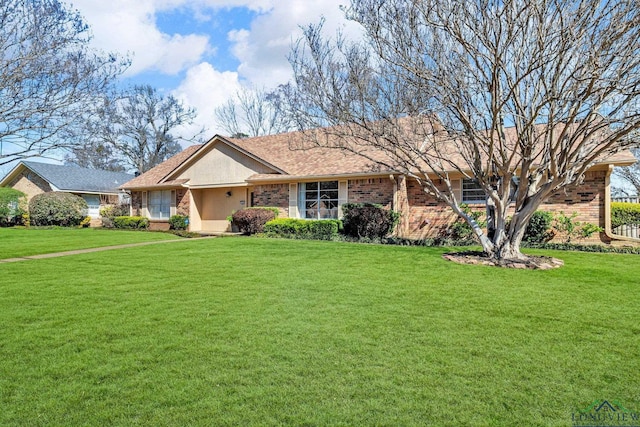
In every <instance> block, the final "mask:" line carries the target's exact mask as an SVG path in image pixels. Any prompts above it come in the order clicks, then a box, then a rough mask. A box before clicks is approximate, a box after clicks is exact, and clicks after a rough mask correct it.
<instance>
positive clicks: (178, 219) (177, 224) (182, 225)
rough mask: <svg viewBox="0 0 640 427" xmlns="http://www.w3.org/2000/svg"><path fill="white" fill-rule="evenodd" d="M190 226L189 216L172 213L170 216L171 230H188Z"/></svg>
mask: <svg viewBox="0 0 640 427" xmlns="http://www.w3.org/2000/svg"><path fill="white" fill-rule="evenodd" d="M188 226H189V217H188V216H184V215H172V216H171V217H170V218H169V229H170V230H186V229H187V227H188Z"/></svg>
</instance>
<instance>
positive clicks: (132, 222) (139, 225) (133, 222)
mask: <svg viewBox="0 0 640 427" xmlns="http://www.w3.org/2000/svg"><path fill="white" fill-rule="evenodd" d="M113 226H114V227H115V228H123V229H130V230H146V229H147V228H149V219H147V218H145V217H143V216H117V217H115V218H113Z"/></svg>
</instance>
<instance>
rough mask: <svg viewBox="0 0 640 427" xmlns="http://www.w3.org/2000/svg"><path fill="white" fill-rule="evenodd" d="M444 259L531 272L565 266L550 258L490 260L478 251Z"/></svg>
mask: <svg viewBox="0 0 640 427" xmlns="http://www.w3.org/2000/svg"><path fill="white" fill-rule="evenodd" d="M442 258H444V259H446V260H448V261H453V262H457V263H458V264H471V265H490V266H494V267H502V268H517V269H529V270H550V269H552V268H558V267H561V266H563V265H564V262H563V261H562V260H560V259H558V258H553V257H548V256H532V255H528V256H527V259H525V260H500V259H494V258H489V257H488V256H487V255H485V254H484V252H478V251H466V252H451V253H447V254H444V255H442Z"/></svg>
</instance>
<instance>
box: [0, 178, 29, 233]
mask: <svg viewBox="0 0 640 427" xmlns="http://www.w3.org/2000/svg"><path fill="white" fill-rule="evenodd" d="M26 208H27V195H26V194H24V193H23V192H22V191H18V190H14V189H13V188H8V187H0V227H11V226H14V225H21V224H24V221H23V218H24V215H26V213H27V212H26Z"/></svg>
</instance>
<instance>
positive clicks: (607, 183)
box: [604, 165, 640, 243]
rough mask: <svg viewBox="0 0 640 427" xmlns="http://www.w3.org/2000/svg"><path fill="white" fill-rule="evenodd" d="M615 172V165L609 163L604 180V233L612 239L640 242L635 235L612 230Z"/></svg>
mask: <svg viewBox="0 0 640 427" xmlns="http://www.w3.org/2000/svg"><path fill="white" fill-rule="evenodd" d="M612 173H613V165H609V169H607V173H606V175H605V180H604V234H605V236H607V237H608V238H609V239H611V240H612V241H614V240H620V241H623V242H633V243H640V239H637V238H635V237H626V236H618V235H617V234H613V231H612V230H611V174H612Z"/></svg>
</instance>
